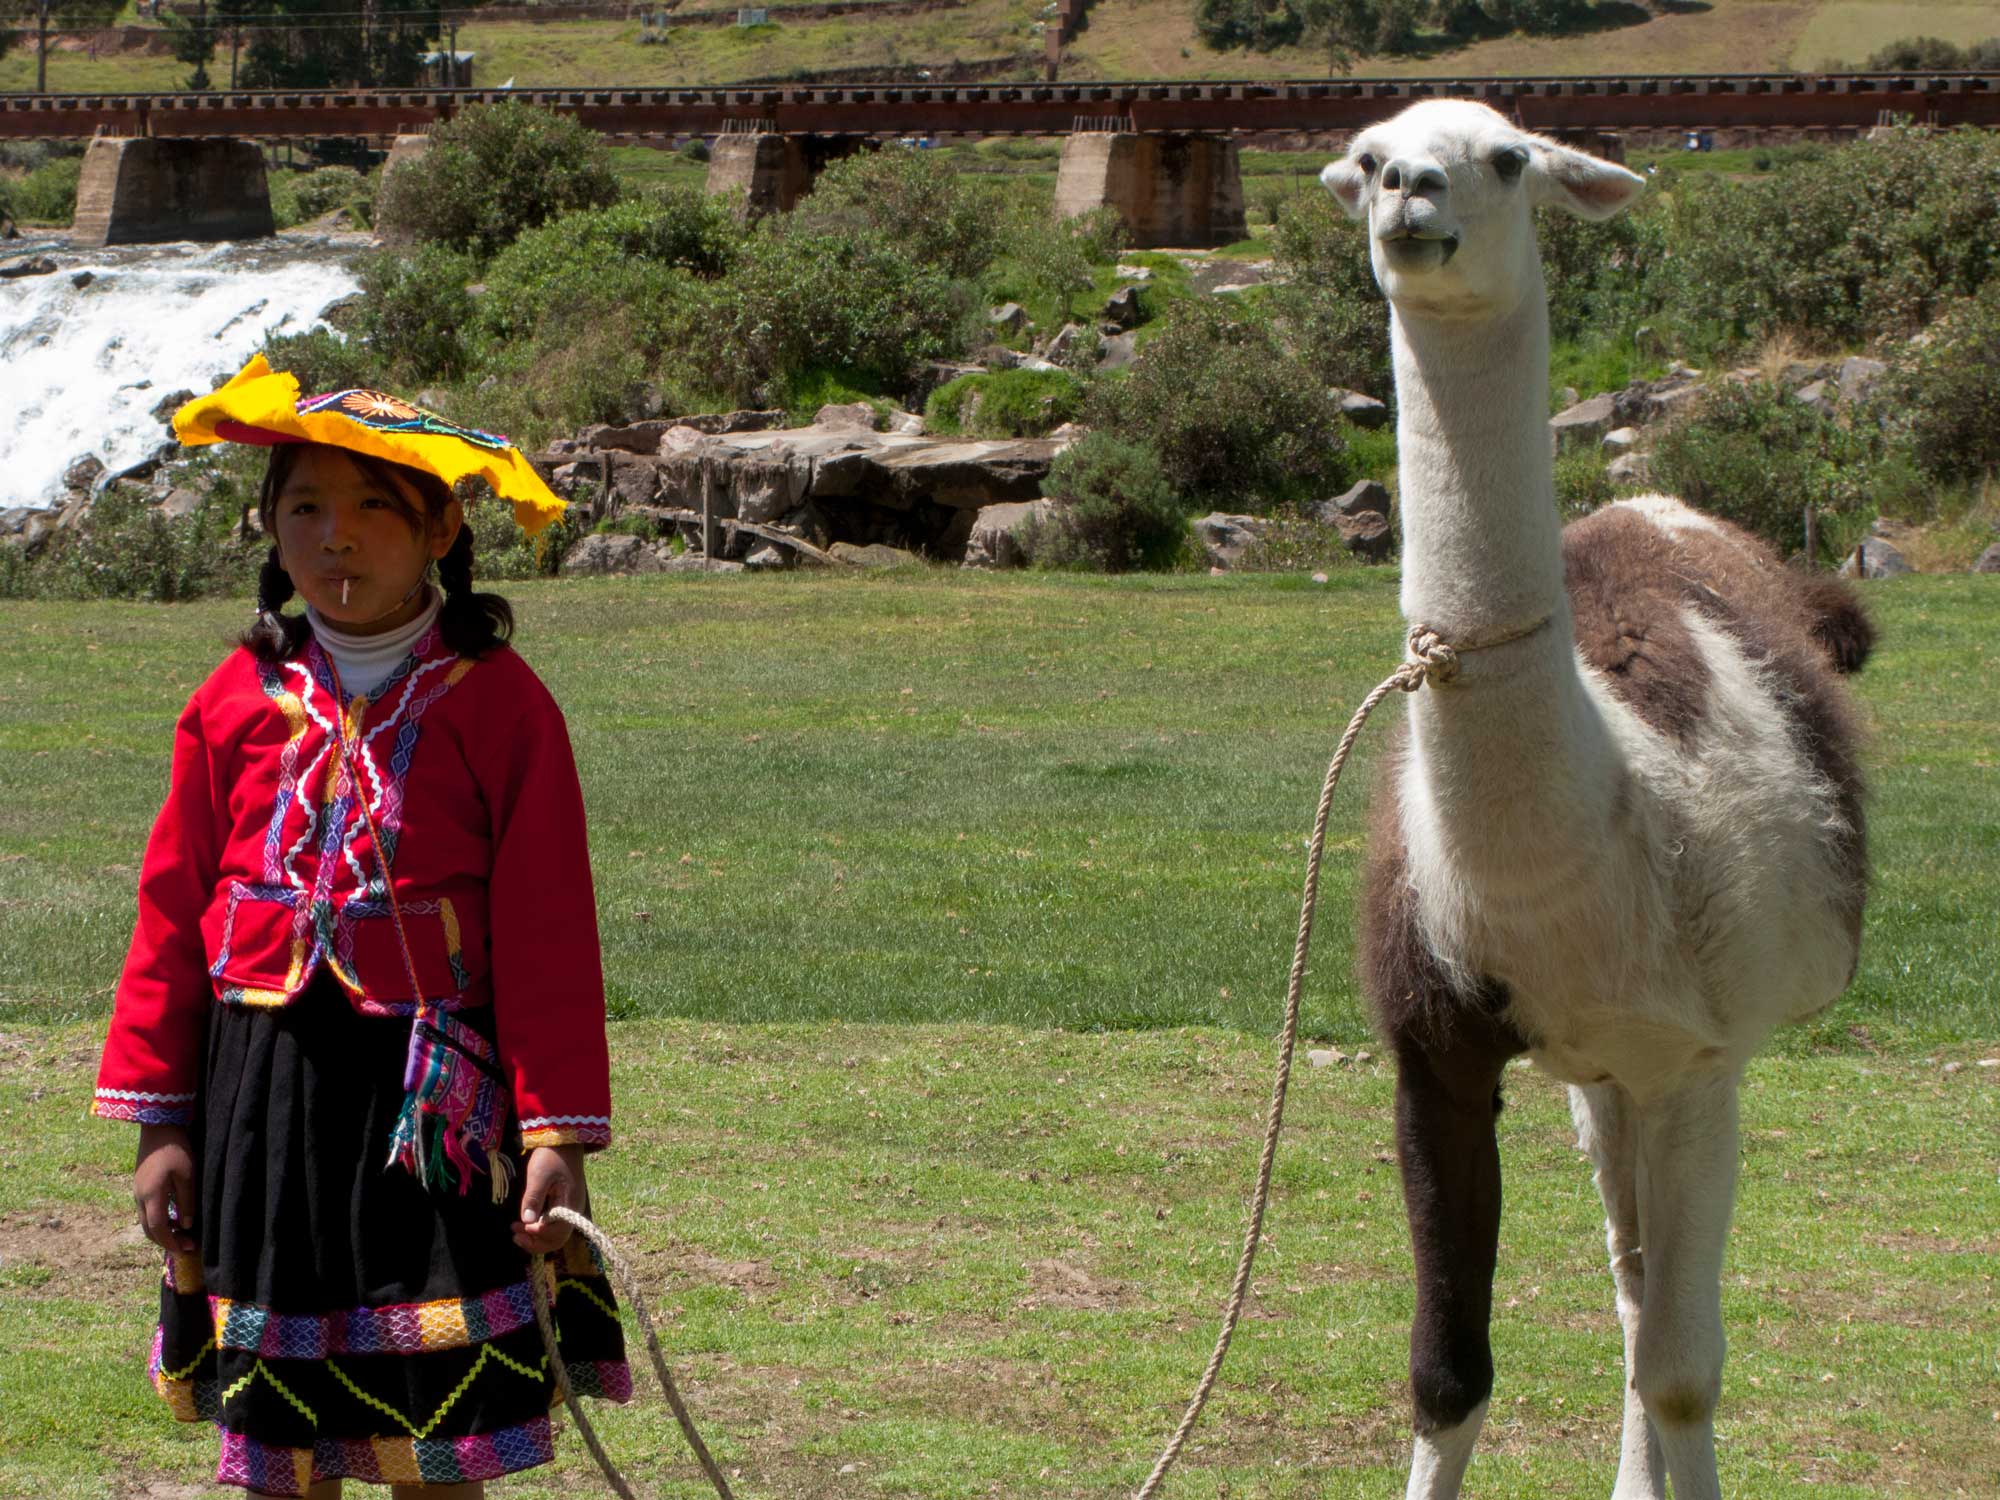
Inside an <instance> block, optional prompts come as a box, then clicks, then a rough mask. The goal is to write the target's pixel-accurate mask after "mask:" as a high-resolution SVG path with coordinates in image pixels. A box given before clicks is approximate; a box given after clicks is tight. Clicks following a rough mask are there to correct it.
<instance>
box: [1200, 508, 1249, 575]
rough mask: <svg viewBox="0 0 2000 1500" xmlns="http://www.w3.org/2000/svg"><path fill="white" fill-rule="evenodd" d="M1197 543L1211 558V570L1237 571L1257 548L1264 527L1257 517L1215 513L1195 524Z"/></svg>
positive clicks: (1209, 558)
mask: <svg viewBox="0 0 2000 1500" xmlns="http://www.w3.org/2000/svg"><path fill="white" fill-rule="evenodd" d="M1191 529H1192V530H1193V532H1194V539H1195V541H1197V542H1198V543H1200V544H1201V548H1202V550H1203V551H1204V552H1206V553H1207V554H1208V561H1209V565H1210V566H1211V567H1216V568H1233V567H1235V566H1236V565H1237V564H1238V563H1240V562H1241V561H1243V558H1244V556H1245V555H1246V554H1247V553H1248V552H1249V551H1250V549H1251V548H1252V547H1254V546H1255V545H1256V544H1257V540H1258V537H1259V536H1260V535H1261V533H1262V532H1263V530H1264V523H1263V522H1262V521H1260V520H1258V519H1257V517H1255V516H1232V515H1229V514H1227V513H1226V512H1223V511H1211V512H1210V513H1209V514H1208V515H1205V516H1202V517H1201V518H1200V519H1198V520H1197V521H1195V523H1194V525H1193V527H1192V528H1191Z"/></svg>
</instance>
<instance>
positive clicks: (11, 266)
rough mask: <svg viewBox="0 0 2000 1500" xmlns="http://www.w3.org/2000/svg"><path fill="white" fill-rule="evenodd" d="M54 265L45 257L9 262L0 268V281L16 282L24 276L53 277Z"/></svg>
mask: <svg viewBox="0 0 2000 1500" xmlns="http://www.w3.org/2000/svg"><path fill="white" fill-rule="evenodd" d="M55 273H56V263H55V262H54V261H53V260H51V259H50V258H49V257H48V256H46V255H30V256H28V257H27V258H26V259H25V260H13V261H9V262H8V263H7V264H6V265H4V266H0V280H6V281H18V280H19V279H21V278H22V277H24V276H53V275H55Z"/></svg>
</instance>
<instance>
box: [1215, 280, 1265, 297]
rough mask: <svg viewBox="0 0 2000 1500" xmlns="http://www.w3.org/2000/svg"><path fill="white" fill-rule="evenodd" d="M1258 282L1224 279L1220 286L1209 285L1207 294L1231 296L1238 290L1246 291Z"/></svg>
mask: <svg viewBox="0 0 2000 1500" xmlns="http://www.w3.org/2000/svg"><path fill="white" fill-rule="evenodd" d="M1260 284H1261V283H1259V282H1255V281H1225V282H1223V283H1222V285H1221V286H1216V287H1210V288H1209V295H1210V296H1211V297H1233V296H1235V295H1236V294H1237V293H1238V292H1247V291H1249V290H1250V289H1251V288H1252V287H1254V286H1258V285H1260Z"/></svg>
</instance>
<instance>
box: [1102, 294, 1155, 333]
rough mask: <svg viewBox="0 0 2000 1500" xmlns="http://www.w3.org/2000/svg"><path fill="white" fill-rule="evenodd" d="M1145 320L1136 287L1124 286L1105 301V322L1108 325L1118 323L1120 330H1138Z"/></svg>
mask: <svg viewBox="0 0 2000 1500" xmlns="http://www.w3.org/2000/svg"><path fill="white" fill-rule="evenodd" d="M1145 320H1146V313H1145V309H1143V308H1142V307H1140V305H1139V289H1138V288H1137V287H1136V286H1122V287H1120V288H1119V289H1118V290H1117V291H1115V292H1113V293H1112V294H1111V296H1110V297H1109V298H1108V299H1107V300H1106V301H1105V304H1104V321H1105V322H1107V323H1116V324H1117V325H1118V326H1119V327H1120V328H1137V327H1138V326H1139V325H1140V324H1141V323H1143V322H1144V321H1145Z"/></svg>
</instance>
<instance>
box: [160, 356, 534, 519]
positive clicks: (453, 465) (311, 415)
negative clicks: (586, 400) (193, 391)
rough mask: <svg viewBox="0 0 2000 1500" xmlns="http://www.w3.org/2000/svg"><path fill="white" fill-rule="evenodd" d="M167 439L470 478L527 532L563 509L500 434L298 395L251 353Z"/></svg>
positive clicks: (391, 399) (362, 403)
mask: <svg viewBox="0 0 2000 1500" xmlns="http://www.w3.org/2000/svg"><path fill="white" fill-rule="evenodd" d="M174 436H176V437H177V438H179V439H180V440H181V442H182V443H184V444H186V445H187V446H189V447H196V446H199V445H201V444H204V443H249V444H254V445H257V446H260V447H269V446H272V445H274V444H279V443H324V444H326V445H327V446H329V447H333V448H345V449H347V450H349V451H350V452H354V453H366V454H369V455H371V456H372V457H375V458H385V459H387V460H388V461H389V462H391V463H397V464H405V465H407V466H408V467H410V468H412V469H421V470H423V471H424V472H425V473H427V474H434V475H436V476H437V477H438V478H439V479H442V480H443V481H444V482H445V483H446V484H447V485H453V484H457V483H458V481H459V480H461V479H469V478H473V477H475V476H476V477H478V478H481V479H484V480H485V481H486V482H487V483H488V484H489V485H491V486H492V487H493V492H494V493H495V494H496V495H498V496H499V497H500V498H501V499H503V500H509V501H512V502H513V505H514V519H515V521H516V522H517V523H518V524H519V525H520V527H521V529H522V530H523V531H525V532H527V533H528V534H529V535H531V536H532V535H534V534H535V533H536V532H538V531H540V530H541V529H542V528H543V527H544V526H547V525H548V524H549V522H551V521H553V520H554V519H555V518H556V517H557V516H559V515H561V514H562V513H563V510H564V507H565V504H566V502H565V501H563V500H562V499H561V498H559V497H558V496H557V495H556V494H555V493H554V492H553V491H551V490H550V489H549V487H548V485H547V484H545V483H544V482H543V480H542V476H541V475H540V474H538V473H536V472H535V468H534V465H532V464H530V463H529V462H528V460H527V459H526V458H524V457H522V456H521V453H520V451H519V450H518V449H516V448H515V447H514V446H513V445H512V444H510V443H509V442H508V441H507V439H506V438H504V437H501V436H500V435H498V434H497V433H491V432H481V431H479V430H478V429H477V428H475V427H460V426H459V425H457V424H456V423H454V422H447V421H446V420H445V419H444V418H443V417H440V416H438V415H437V414H436V413H435V412H428V411H425V410H424V409H423V408H422V407H420V406H413V405H412V404H411V403H409V402H407V401H404V400H402V399H401V398H399V397H396V396H390V395H385V394H384V393H383V392H381V391H365V390H351V391H335V392H333V393H331V394H330V395H325V396H314V397H312V398H310V399H309V400H305V399H301V398H300V394H299V382H298V379H297V377H295V376H292V375H288V374H285V373H283V372H282V371H273V370H272V369H271V366H270V365H269V363H267V362H266V361H265V359H264V356H263V355H261V354H259V355H257V356H256V357H255V358H254V359H252V360H251V361H250V363H249V364H247V365H245V366H244V367H243V368H242V369H241V370H240V371H238V372H237V374H236V377H235V378H234V379H233V380H231V381H230V382H229V383H228V384H227V385H225V386H223V387H222V388H221V389H219V390H216V391H213V392H211V393H210V394H208V395H206V396H198V397H196V398H195V399H194V400H192V401H190V402H188V403H187V404H186V405H185V406H183V407H181V409H180V410H179V411H177V412H175V413H174Z"/></svg>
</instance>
